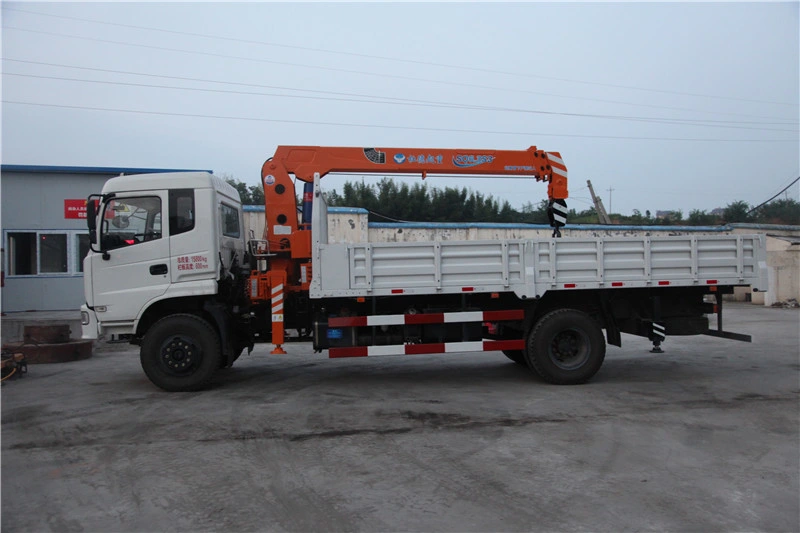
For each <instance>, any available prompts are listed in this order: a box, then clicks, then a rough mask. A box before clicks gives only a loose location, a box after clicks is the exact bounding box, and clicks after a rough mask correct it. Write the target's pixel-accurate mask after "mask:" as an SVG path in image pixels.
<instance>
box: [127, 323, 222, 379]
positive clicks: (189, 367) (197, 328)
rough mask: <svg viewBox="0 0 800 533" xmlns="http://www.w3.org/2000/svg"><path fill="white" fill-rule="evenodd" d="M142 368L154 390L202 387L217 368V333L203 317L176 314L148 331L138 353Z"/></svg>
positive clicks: (218, 357) (218, 365) (218, 354)
mask: <svg viewBox="0 0 800 533" xmlns="http://www.w3.org/2000/svg"><path fill="white" fill-rule="evenodd" d="M139 358H140V360H141V362H142V368H143V369H144V373H145V374H147V377H148V378H150V381H152V382H153V383H154V384H155V385H156V386H157V387H160V388H162V389H164V390H165V391H169V392H182V391H195V390H199V389H201V388H203V387H204V386H205V385H207V384H208V382H209V381H210V380H211V377H212V376H213V375H214V372H215V371H216V370H217V369H218V368H219V367H220V362H221V358H222V351H221V350H220V341H219V336H218V335H217V332H216V331H215V330H214V328H213V327H211V325H210V324H209V323H208V322H206V321H205V320H203V319H202V318H200V317H198V316H195V315H189V314H179V315H170V316H167V317H164V318H162V319H161V320H159V321H158V322H156V323H155V324H153V326H152V327H151V328H150V329H149V330H148V332H147V333H146V334H145V336H144V339H143V341H142V348H141V351H140V353H139Z"/></svg>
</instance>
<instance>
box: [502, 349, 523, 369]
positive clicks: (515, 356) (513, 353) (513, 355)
mask: <svg viewBox="0 0 800 533" xmlns="http://www.w3.org/2000/svg"><path fill="white" fill-rule="evenodd" d="M503 354H504V355H505V356H506V357H508V358H509V359H511V360H512V361H514V362H515V363H517V364H518V365H522V366H525V367H527V366H528V362H527V361H526V360H525V352H523V351H522V350H503Z"/></svg>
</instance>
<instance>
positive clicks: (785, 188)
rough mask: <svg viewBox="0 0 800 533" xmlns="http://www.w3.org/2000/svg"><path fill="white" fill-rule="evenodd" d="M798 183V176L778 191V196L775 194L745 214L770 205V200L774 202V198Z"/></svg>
mask: <svg viewBox="0 0 800 533" xmlns="http://www.w3.org/2000/svg"><path fill="white" fill-rule="evenodd" d="M798 181H800V176H799V177H797V178H796V179H795V180H794V181H793V182H791V183H790V184H789V185H787V186H786V187H784V188H783V189H781V191H780V192H779V193H778V194H776V195H775V196H773V197H772V198H770V199H769V200H767V201H765V202H761V203H760V204H758V205H757V206H755V207H754V208H753V209H751V210H750V211H748V212H747V214H748V215H749V214H750V213H752V212H753V211H755V210H756V209H758V208H759V207H762V206H763V205H765V204H768V203H770V202H771V201H772V200H774V199H775V198H777V197H778V196H780V195H781V193H783V191H785V190H787V189H788V188H789V187H791V186H792V185H794V184H795V183H797V182H798Z"/></svg>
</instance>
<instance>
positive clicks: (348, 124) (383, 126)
mask: <svg viewBox="0 0 800 533" xmlns="http://www.w3.org/2000/svg"><path fill="white" fill-rule="evenodd" d="M2 102H3V103H5V104H17V105H29V106H40V107H56V108H62V109H81V110H88V111H106V112H115V113H133V114H139V115H161V116H171V117H190V118H207V119H218V120H243V121H248V122H273V123H281V124H312V125H317V126H342V127H356V128H381V129H394V130H414V131H437V132H448V133H481V134H491V135H527V136H534V135H538V136H541V137H570V138H584V139H620V140H641V141H688V142H750V143H756V142H773V143H776V142H794V143H797V142H800V141H799V140H798V139H702V138H694V139H693V138H674V137H640V136H621V135H585V134H566V133H538V132H527V131H495V130H467V129H453V128H431V127H422V126H395V125H390V124H358V123H352V122H323V121H314V120H289V119H272V118H258V117H237V116H225V115H200V114H193V113H175V112H167V111H141V110H135V109H115V108H107V107H90V106H77V105H63V104H46V103H42V102H20V101H17V100H3V101H2Z"/></svg>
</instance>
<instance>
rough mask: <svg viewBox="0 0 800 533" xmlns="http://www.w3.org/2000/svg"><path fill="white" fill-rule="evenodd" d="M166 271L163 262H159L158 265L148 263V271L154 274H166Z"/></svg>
mask: <svg viewBox="0 0 800 533" xmlns="http://www.w3.org/2000/svg"><path fill="white" fill-rule="evenodd" d="M167 272H168V271H167V265H165V264H164V263H161V264H160V265H150V273H151V274H152V275H154V276H158V275H161V274H166V273H167Z"/></svg>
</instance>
